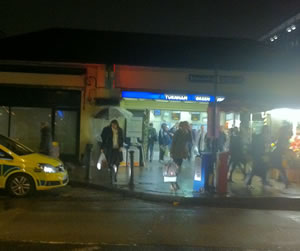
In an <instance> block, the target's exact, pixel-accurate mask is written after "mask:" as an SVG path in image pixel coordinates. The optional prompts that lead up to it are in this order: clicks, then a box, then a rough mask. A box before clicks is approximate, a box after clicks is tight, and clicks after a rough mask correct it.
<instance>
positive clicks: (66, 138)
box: [54, 109, 79, 159]
mask: <svg viewBox="0 0 300 251" xmlns="http://www.w3.org/2000/svg"><path fill="white" fill-rule="evenodd" d="M54 123H55V127H54V128H55V131H54V139H55V141H57V142H58V143H59V149H60V156H61V158H62V159H74V158H75V156H76V155H77V153H78V145H79V142H78V139H79V137H78V133H79V131H78V128H79V112H78V111H77V110H63V109H60V110H56V111H55V121H54Z"/></svg>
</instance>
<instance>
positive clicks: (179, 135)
mask: <svg viewBox="0 0 300 251" xmlns="http://www.w3.org/2000/svg"><path fill="white" fill-rule="evenodd" d="M191 141H192V135H191V130H190V125H189V123H188V122H187V121H184V122H180V123H179V128H178V130H177V131H176V132H175V134H174V136H173V140H172V145H171V150H170V153H171V157H172V158H173V161H174V162H175V163H176V165H177V166H178V172H179V171H180V169H181V165H182V161H183V159H186V158H188V157H189V149H188V144H189V142H191ZM171 186H172V188H173V189H174V190H177V189H179V186H178V184H177V182H175V183H172V184H171Z"/></svg>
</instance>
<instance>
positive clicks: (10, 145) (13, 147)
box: [0, 135, 33, 155]
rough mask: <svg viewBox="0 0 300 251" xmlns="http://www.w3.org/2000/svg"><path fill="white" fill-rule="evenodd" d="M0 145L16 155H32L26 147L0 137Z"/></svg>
mask: <svg viewBox="0 0 300 251" xmlns="http://www.w3.org/2000/svg"><path fill="white" fill-rule="evenodd" d="M0 144H1V145H3V146H4V147H6V148H7V149H8V150H10V151H12V152H14V153H15V154H17V155H27V154H31V153H33V151H32V150H30V149H29V148H28V147H26V146H24V145H22V144H20V143H18V142H16V141H14V140H11V139H10V138H7V137H4V136H1V135H0Z"/></svg>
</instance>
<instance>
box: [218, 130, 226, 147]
mask: <svg viewBox="0 0 300 251" xmlns="http://www.w3.org/2000/svg"><path fill="white" fill-rule="evenodd" d="M226 140H227V137H226V134H225V132H224V127H223V126H220V129H219V137H218V138H217V149H218V151H219V152H224V146H225V143H226Z"/></svg>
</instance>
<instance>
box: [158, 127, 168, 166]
mask: <svg viewBox="0 0 300 251" xmlns="http://www.w3.org/2000/svg"><path fill="white" fill-rule="evenodd" d="M170 142H171V136H170V133H169V131H168V127H167V124H166V123H163V124H162V125H161V129H160V131H159V134H158V143H159V161H160V162H163V161H164V156H165V153H166V151H167V148H168V147H169V144H170Z"/></svg>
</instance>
